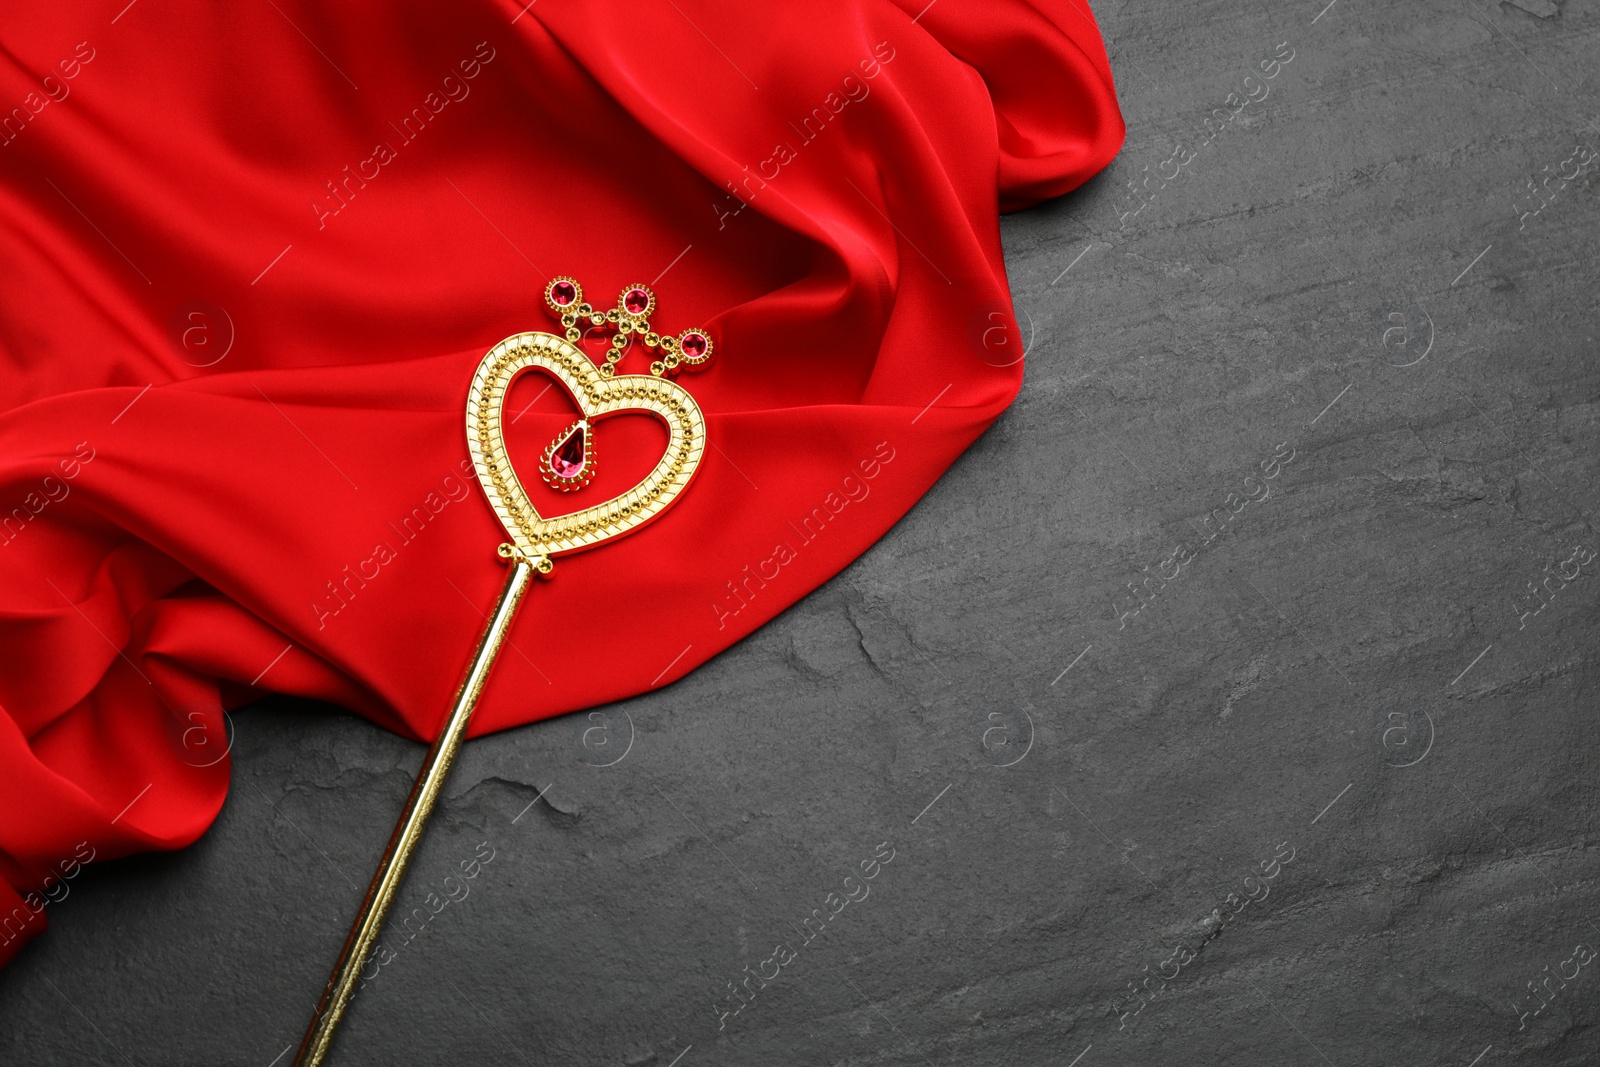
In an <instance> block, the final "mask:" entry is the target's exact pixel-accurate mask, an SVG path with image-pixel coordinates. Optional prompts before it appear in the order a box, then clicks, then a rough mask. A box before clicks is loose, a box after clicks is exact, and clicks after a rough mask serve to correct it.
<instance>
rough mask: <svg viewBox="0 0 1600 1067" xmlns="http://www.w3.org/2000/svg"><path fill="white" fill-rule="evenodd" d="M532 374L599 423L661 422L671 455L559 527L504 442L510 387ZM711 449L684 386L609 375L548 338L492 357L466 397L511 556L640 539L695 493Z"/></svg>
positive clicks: (522, 340)
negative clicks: (619, 418) (631, 417)
mask: <svg viewBox="0 0 1600 1067" xmlns="http://www.w3.org/2000/svg"><path fill="white" fill-rule="evenodd" d="M533 367H538V368H540V369H542V370H545V371H548V372H549V373H550V374H552V375H554V376H555V377H556V378H557V379H558V380H559V381H560V382H561V384H562V385H564V386H566V389H567V392H568V393H570V394H571V395H572V397H573V398H574V399H575V400H576V401H577V403H578V408H579V410H580V411H581V412H582V413H583V417H584V418H586V419H588V420H589V421H590V423H591V424H592V423H593V422H594V421H595V420H596V419H600V418H603V417H605V416H607V415H615V414H619V413H622V412H637V411H645V412H650V413H651V414H654V415H655V416H657V417H658V418H660V419H661V421H662V422H664V423H665V424H666V427H667V435H668V439H667V450H666V452H665V453H664V454H663V455H662V457H661V461H660V462H659V463H657V464H656V465H655V469H654V470H652V471H651V472H650V473H649V474H648V475H646V476H645V478H644V480H643V481H641V482H640V483H639V484H638V485H636V486H634V487H633V488H632V489H630V490H628V491H627V492H625V493H622V494H620V495H618V496H615V497H612V498H611V499H610V500H607V501H605V502H604V503H601V504H597V505H595V506H594V507H590V508H585V509H584V510H582V511H575V512H573V513H572V514H570V515H563V516H561V517H559V518H554V519H547V518H545V517H543V516H542V515H540V514H539V512H538V509H536V508H535V507H534V506H533V501H532V500H530V499H529V498H528V493H527V490H526V489H524V488H523V485H522V482H521V480H519V479H518V477H517V472H516V469H515V467H513V465H512V463H511V459H510V457H509V456H508V455H507V453H506V443H505V439H504V437H503V436H502V434H501V427H502V421H501V416H502V411H503V409H504V407H505V400H506V396H507V394H508V393H509V392H510V390H511V383H512V382H513V381H514V380H515V379H516V377H517V376H518V375H519V374H521V373H522V372H524V371H526V370H528V369H529V368H533ZM705 441H706V425H705V419H704V417H703V416H702V415H701V414H700V407H699V405H698V404H696V403H695V401H694V397H692V396H690V395H689V393H688V391H687V390H685V389H684V388H683V387H682V386H679V385H677V384H676V383H674V382H672V381H670V380H668V379H666V378H661V377H654V376H649V375H643V374H619V375H615V376H614V377H613V376H609V375H606V374H605V373H604V369H603V368H598V367H596V366H595V364H594V361H593V360H591V359H590V358H589V357H588V356H587V355H585V354H584V353H583V352H582V351H580V350H579V349H577V348H576V347H574V346H573V345H572V344H571V343H570V342H568V341H566V340H563V339H562V338H560V337H556V336H554V335H552V334H548V333H519V334H516V335H514V336H512V337H508V338H506V339H505V340H504V341H501V342H500V343H499V344H497V345H495V346H494V347H493V348H491V349H490V350H489V351H488V353H487V354H485V355H484V357H483V361H482V362H481V363H479V364H478V373H477V374H476V375H475V376H474V377H473V379H472V392H471V393H470V394H469V395H468V397H467V448H468V450H469V451H470V452H471V454H472V463H473V466H474V467H476V468H477V470H478V480H479V481H480V482H482V483H483V491H484V493H485V495H487V496H488V498H489V504H490V506H492V507H493V508H494V511H495V514H496V515H498V516H499V517H500V523H501V525H503V526H504V527H505V529H506V533H507V534H509V535H510V537H511V540H512V542H513V544H512V545H511V546H509V547H508V546H502V550H501V555H503V556H508V553H510V554H512V555H516V556H521V557H526V558H530V559H539V558H543V557H549V556H552V555H554V554H555V553H558V552H575V551H578V550H580V549H584V548H592V547H594V546H595V545H597V544H599V543H600V542H602V541H604V540H606V539H607V538H611V537H619V536H621V535H622V534H625V533H630V532H632V531H633V530H635V529H637V528H638V527H640V526H642V525H643V524H645V523H647V522H649V521H650V520H651V519H653V518H655V517H656V516H657V515H659V514H661V512H663V511H665V510H666V508H667V505H669V504H671V503H672V501H673V498H675V497H676V496H677V495H678V494H679V493H681V492H682V491H683V490H684V489H685V488H686V487H687V486H688V484H689V479H691V478H692V477H694V473H695V471H696V470H697V469H698V468H699V466H700V457H701V456H702V455H703V454H704V452H705ZM508 558H510V557H509V556H508ZM540 569H541V571H544V572H545V573H548V572H547V571H545V569H544V568H542V567H541V568H540Z"/></svg>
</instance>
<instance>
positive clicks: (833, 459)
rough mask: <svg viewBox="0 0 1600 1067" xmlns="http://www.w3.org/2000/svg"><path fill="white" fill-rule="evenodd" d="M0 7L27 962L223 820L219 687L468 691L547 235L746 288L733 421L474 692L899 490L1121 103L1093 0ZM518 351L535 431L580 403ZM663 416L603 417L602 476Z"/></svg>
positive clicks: (713, 406) (560, 687)
mask: <svg viewBox="0 0 1600 1067" xmlns="http://www.w3.org/2000/svg"><path fill="white" fill-rule="evenodd" d="M5 21H6V26H5V28H4V30H3V31H0V38H3V40H0V47H3V50H4V55H3V57H0V227H3V232H4V240H3V242H0V277H3V278H4V279H5V285H4V287H3V289H0V361H3V371H4V373H3V374H0V962H4V961H5V960H7V959H9V958H10V957H11V956H12V955H13V954H14V953H15V952H16V951H17V949H18V948H20V947H21V945H22V944H24V943H25V942H26V941H27V940H28V939H29V938H31V937H32V936H33V935H34V934H36V933H37V932H38V931H39V930H40V929H42V928H43V925H44V920H45V915H46V913H47V911H48V902H49V901H50V900H51V899H54V897H55V896H57V895H59V886H60V885H61V884H62V883H63V882H64V881H65V880H67V879H70V878H71V877H72V876H73V875H74V874H75V873H76V871H77V870H78V869H79V867H80V866H81V863H82V862H83V861H84V859H85V857H90V856H92V857H95V858H99V859H105V858H111V857H115V856H121V855H125V854H128V853H130V852H136V851H140V850H146V849H172V848H178V847H181V846H183V845H185V844H187V843H189V842H191V841H193V840H194V839H195V838H196V837H198V836H199V835H200V834H201V833H202V832H204V830H205V829H206V827H207V826H208V825H209V824H210V823H211V821H212V819H213V818H214V817H215V815H216V813H217V811H218V810H219V808H220V806H221V804H222V801H223V797H224V794H225V791H226V789H227V785H228V778H229V764H230V761H229V758H228V756H227V745H228V741H227V737H228V726H227V723H226V722H225V721H224V712H225V711H226V710H228V709H232V708H235V707H238V706H240V705H243V704H246V703H248V702H250V701H251V700H254V699H257V698H258V697H259V696H261V695H262V694H263V693H266V692H278V693H292V694H296V695H299V696H303V697H311V698H316V699H318V700H322V701H329V702H332V703H334V704H337V705H341V706H343V707H347V708H350V709H352V710H354V711H355V712H357V713H359V714H361V715H364V716H366V717H367V718H369V719H371V720H372V721H374V722H376V723H379V724H381V725H382V726H384V727H386V728H388V729H390V730H394V731H397V732H399V733H401V734H404V735H406V736H408V737H413V738H418V739H425V738H429V737H431V736H432V734H433V732H434V730H435V728H436V726H437V725H438V723H439V721H440V720H441V718H442V716H443V714H444V712H445V709H446V707H447V705H448V704H449V701H450V698H451V696H452V693H453V689H454V686H455V685H456V682H457V681H458V677H459V674H460V671H461V670H462V667H463V665H464V663H465V660H466V658H467V655H468V653H469V651H470V648H471V646H472V643H473V641H474V639H475V638H476V635H477V633H478V631H479V630H480V629H481V627H482V625H483V621H484V613H485V612H486V611H487V610H488V608H489V606H490V605H491V604H492V602H493V599H494V597H495V596H496V594H497V592H498V589H499V586H500V584H501V583H502V582H503V580H504V567H503V564H502V563H501V562H500V561H499V560H498V559H497V558H496V556H495V548H496V546H497V545H498V544H499V543H500V542H501V541H502V540H503V539H504V536H503V533H502V531H501V530H500V529H499V528H498V527H497V525H496V522H495V518H494V516H493V514H492V512H491V511H490V510H489V508H488V507H487V506H486V504H485V502H484V500H483V498H482V496H481V493H480V491H479V488H478V486H477V484H476V481H475V479H474V478H473V476H472V473H471V467H470V465H469V464H467V463H466V458H467V450H466V436H465V422H464V419H465V416H464V403H465V397H466V390H467V386H468V384H469V382H470V379H471V376H472V373H473V371H474V368H475V366H476V364H477V361H478V360H479V359H480V358H481V357H482V355H483V353H484V352H485V351H486V350H487V349H488V348H489V347H490V346H492V345H493V344H495V343H496V342H497V341H499V340H501V339H502V338H504V337H506V336H508V335H510V334H513V333H518V332H522V331H525V330H551V329H553V328H554V326H555V323H554V322H553V321H552V319H551V318H550V316H549V315H548V313H547V312H546V311H545V309H544V307H543V304H542V301H541V294H542V291H543V288H544V286H545V284H546V281H547V279H548V278H550V277H551V276H553V275H556V274H571V275H573V276H575V277H577V278H578V279H579V280H580V281H581V282H583V284H584V285H585V286H586V287H587V292H588V294H590V295H592V296H593V297H594V299H595V302H596V303H600V304H604V305H609V304H610V303H611V301H613V300H614V299H615V295H614V294H616V293H618V292H620V291H621V290H622V288H623V287H624V286H626V285H628V284H630V283H634V282H644V283H649V284H653V286H654V288H655V291H656V292H657V294H658V296H659V300H660V307H659V310H658V311H657V312H656V313H655V315H654V316H653V319H654V321H655V323H656V324H657V325H658V326H659V327H660V328H662V329H664V330H668V331H671V332H673V333H676V332H678V331H680V330H683V329H686V328H689V327H695V326H699V327H705V328H707V329H709V331H710V332H711V334H712V335H713V336H714V338H715V340H716V349H717V352H716V358H715V360H714V361H713V364H712V365H711V367H710V368H709V369H708V370H706V371H704V372H703V373H698V374H692V375H684V376H682V377H681V378H680V379H679V380H680V381H681V382H682V383H683V384H685V385H686V386H687V387H688V388H689V389H690V390H691V391H692V392H693V393H694V394H695V396H696V397H697V399H698V400H699V402H700V403H701V405H702V407H703V408H704V410H705V412H706V415H707V424H708V434H709V440H710V443H711V446H712V447H711V448H710V449H708V451H707V454H706V458H705V460H704V462H703V464H702V467H701V469H700V472H699V474H698V475H697V478H696V481H695V484H694V485H692V486H691V487H690V488H689V490H688V491H687V492H685V493H684V495H683V496H682V497H681V498H680V500H679V502H678V503H677V504H676V505H675V506H674V507H673V508H672V510H670V511H669V512H668V513H667V514H666V515H665V516H663V517H662V518H661V519H660V520H659V521H657V522H655V523H654V524H652V525H651V526H649V527H648V528H646V529H644V530H642V531H640V532H638V533H636V534H634V535H632V536H630V537H627V538H625V539H621V540H618V541H615V542H612V543H609V544H607V545H605V546H603V547H600V548H598V549H596V550H594V551H592V552H586V553H582V554H579V555H574V556H569V557H564V558H562V559H561V560H559V561H558V564H557V567H556V572H555V574H554V575H553V576H552V578H551V580H550V581H548V582H545V583H540V585H539V586H538V587H537V588H535V589H534V590H533V595H531V596H530V597H529V600H528V603H527V604H526V606H525V607H524V609H523V612H522V617H521V618H520V620H519V621H518V623H517V625H516V628H515V630H514V633H513V637H512V641H513V644H514V650H510V651H508V652H507V654H505V655H503V656H502V657H501V660H500V663H499V667H498V669H497V673H496V675H495V677H494V679H493V680H492V682H491V685H490V688H489V691H488V693H487V695H486V697H485V701H484V703H483V705H482V706H481V707H480V710H479V712H478V714H477V717H476V719H475V721H474V723H473V730H472V732H473V733H474V734H483V733H487V732H490V731H494V730H503V729H506V728H507V727H511V726H516V725H519V724H523V723H528V722H532V721H535V720H538V719H542V718H545V717H548V716H552V715H557V714H560V713H562V712H566V711H570V710H572V709H575V708H581V707H584V706H588V705H593V704H597V703H600V702H604V701H610V700H616V699H619V698H623V697H627V696H630V695H632V694H637V693H640V692H643V691H645V690H648V689H651V688H653V687H656V686H661V685H665V684H667V683H669V682H671V681H673V680H674V679H676V678H678V677H680V676H682V675H683V674H685V673H686V672H688V671H690V670H692V669H693V668H694V667H695V666H696V665H698V664H700V663H702V662H704V661H705V660H706V659H708V658H709V657H711V656H713V655H715V654H716V653H717V652H719V651H720V650H722V649H724V648H726V647H727V646H729V645H730V644H732V643H733V642H735V641H737V640H739V639H740V638H742V637H743V636H745V635H746V634H748V633H750V632H751V631H752V630H753V629H755V628H756V627H758V626H760V625H761V624H762V623H763V622H765V621H766V620H768V619H770V618H772V617H773V616H774V615H775V614H777V613H778V612H779V611H781V610H782V609H784V608H785V607H787V606H788V605H789V604H791V603H793V602H794V601H795V600H797V599H798V598H800V597H801V596H803V595H804V594H805V593H807V592H808V591H810V590H811V589H813V588H815V587H816V586H817V585H818V584H820V583H821V582H823V581H825V580H826V579H827V578H828V577H830V576H831V575H833V574H835V573H836V572H837V571H838V570H840V569H841V568H842V567H843V566H845V565H846V564H847V563H848V562H849V561H851V560H852V559H854V558H855V557H856V556H857V555H859V554H860V553H861V552H862V551H864V550H865V549H866V548H867V546H869V545H870V544H872V542H873V541H874V540H875V539H877V538H878V537H879V536H880V535H882V534H883V532H884V531H885V530H886V529H888V527H889V526H890V525H891V524H893V523H894V522H895V521H896V520H897V519H898V518H899V517H900V516H901V515H902V514H904V513H905V512H906V510H907V509H908V508H910V507H911V505H912V504H913V503H914V502H915V501H916V500H917V499H918V498H919V497H920V496H921V495H922V494H923V493H924V492H925V491H926V490H927V489H928V487H929V486H930V485H931V484H932V483H933V482H934V481H935V480H936V479H937V478H938V477H939V476H940V474H941V473H942V472H943V471H944V470H945V468H946V467H947V466H948V465H949V464H950V463H951V461H952V460H953V459H954V458H955V457H956V456H957V455H958V454H959V453H960V452H961V451H962V450H963V449H964V448H966V447H967V445H969V444H970V443H971V442H972V441H973V439H974V438H975V437H976V436H977V435H978V434H979V433H981V432H982V431H983V430H984V429H985V427H987V426H988V425H989V423H990V422H991V421H992V420H993V419H994V418H995V417H996V415H998V414H999V412H1000V411H1001V410H1002V409H1003V408H1004V407H1005V406H1006V404H1008V403H1009V402H1010V400H1011V399H1012V397H1013V396H1014V395H1015V394H1016V391H1017V389H1018V387H1019V384H1020V381H1021V376H1022V367H1021V363H1020V362H1019V361H1018V357H1019V356H1020V352H1021V344H1020V338H1019V336H1018V331H1017V329H1016V324H1015V321H1014V320H1013V318H1012V314H1011V307H1010V299H1009V292H1008V288H1007V284H1006V275H1005V271H1004V266H1003V263H1002V260H1001V251H1000V241H999V228H998V220H997V206H998V207H999V208H1002V209H1015V208H1019V207H1022V206H1025V205H1028V204H1031V203H1034V202H1037V201H1038V200H1040V199H1042V198H1046V197H1053V196H1057V195H1060V194H1062V193H1064V192H1066V191H1068V190H1070V189H1072V188H1073V187H1075V186H1077V185H1078V184H1080V183H1082V182H1083V181H1085V180H1086V179H1087V178H1089V177H1090V176H1091V175H1093V174H1094V173H1095V172H1096V171H1098V170H1099V169H1101V168H1102V167H1104V166H1105V165H1106V164H1107V162H1108V161H1109V160H1110V159H1111V157H1112V156H1113V155H1114V153H1115V152H1116V150H1117V149H1118V147H1119V146H1120V144H1121V141H1122V134H1123V127H1122V120H1121V117H1120V114H1119V112H1118V109H1117V105H1116V101H1115V96H1114V93H1113V88H1112V80H1111V73H1110V69H1109V66H1108V64H1107V61H1106V56H1105V52H1104V49H1103V46H1102V44H1101V41H1100V37H1099V33H1098V30H1097V29H1096V27H1095V25H1094V23H1093V21H1092V19H1091V18H1090V16H1089V15H1088V14H1087V12H1086V10H1085V9H1084V8H1083V7H1082V6H1081V4H1080V3H1078V2H1077V0H1059V2H1054V0H1036V2H1031V3H1030V2H1024V0H984V2H983V3H978V2H975V0H943V2H939V0H935V2H934V3H926V0H909V2H907V3H903V4H897V3H891V2H888V0H847V2H841V3H834V4H829V5H826V7H825V8H823V7H819V6H818V5H814V4H805V3H799V2H782V3H764V4H741V3H731V2H727V0H672V2H654V0H652V2H647V3H640V2H638V0H627V2H621V0H584V2H579V0H567V2H563V3H551V4H529V5H527V6H526V7H524V6H523V4H522V3H520V2H512V0H503V2H498V3H496V2H490V0H472V2H470V3H455V4H427V3H420V2H414V3H409V4H394V3H384V4H380V3H376V2H371V0H363V2H354V0H352V2H346V3H340V4H332V5H328V4H313V3H309V2H305V0H301V2H290V0H279V2H278V3H275V4H259V5H258V4H248V5H244V6H242V7H237V8H236V7H233V6H228V7H227V8H223V7H218V6H216V5H211V4H206V3H202V2H200V0H190V2H187V3H180V2H163V3H159V4H156V3H135V4H126V0H108V2H107V3H104V4H99V5H94V4H90V5H31V6H28V7H26V8H24V9H19V10H15V11H11V12H9V13H8V14H7V16H6V20H5ZM622 369H623V370H624V371H631V372H635V373H642V372H644V371H645V369H646V368H645V366H644V361H643V360H642V359H641V357H639V356H637V355H629V356H628V357H626V359H625V360H624V366H623V368H622ZM529 377H530V378H533V379H535V380H532V381H528V380H524V381H522V382H520V383H519V385H518V387H517V389H516V391H515V393H514V395H513V397H512V402H511V404H510V405H509V406H508V408H507V411H508V416H507V418H508V421H510V422H512V425H511V426H510V429H509V432H508V438H509V441H510V446H511V449H512V452H513V455H515V456H520V457H524V458H523V460H522V462H523V463H524V464H525V465H527V466H528V467H529V469H531V466H532V464H533V463H534V462H536V461H537V457H538V455H539V452H540V451H541V450H542V449H543V447H544V446H545V445H546V444H548V443H549V442H550V441H551V440H552V438H553V437H554V435H556V434H557V433H558V432H560V430H561V428H562V427H563V426H564V425H566V424H568V423H569V422H570V421H571V419H572V418H573V411H574V408H573V404H572V401H571V400H570V398H568V397H566V396H564V395H562V391H561V389H559V388H545V386H547V385H548V384H549V380H548V379H546V380H543V381H541V380H538V379H537V375H530V376H529ZM664 442H665V434H664V433H663V432H662V430H661V429H660V428H659V427H658V426H657V425H656V424H654V423H653V422H651V421H649V420H648V418H646V417H644V416H639V417H628V416H624V417H621V418H618V419H614V420H608V421H606V422H603V423H602V424H600V425H599V426H597V428H596V430H595V438H594V444H595V453H596V457H597V460H598V461H599V462H598V463H597V469H598V471H599V477H598V478H597V480H596V483H595V484H594V485H593V486H591V487H590V488H589V489H586V490H584V492H585V493H590V494H594V495H595V496H596V497H598V496H601V495H604V496H610V495H612V493H614V492H618V491H621V490H622V489H624V488H626V487H627V486H628V485H630V484H631V483H632V482H634V481H636V480H637V479H639V478H640V477H642V476H643V474H644V473H645V472H646V471H647V470H648V469H649V468H650V467H651V466H652V465H653V464H654V463H655V461H656V459H657V458H658V457H659V455H660V450H661V448H662V447H664ZM523 480H524V481H525V482H529V483H532V485H533V486H534V487H535V488H537V489H542V486H540V485H539V484H538V479H536V478H534V477H532V476H531V475H529V474H526V473H525V474H524V479H523ZM536 501H537V502H538V503H540V504H541V505H542V506H544V507H545V508H546V509H547V510H549V511H560V510H570V509H571V507H572V505H571V503H570V500H568V501H567V502H566V504H565V507H563V506H561V503H562V502H561V501H558V500H557V499H556V498H555V495H554V493H553V492H551V493H548V494H546V495H544V496H541V497H536ZM712 713H714V712H712Z"/></svg>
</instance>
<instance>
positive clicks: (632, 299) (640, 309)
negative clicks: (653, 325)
mask: <svg viewBox="0 0 1600 1067" xmlns="http://www.w3.org/2000/svg"><path fill="white" fill-rule="evenodd" d="M622 306H623V307H625V308H627V309H628V314H630V315H643V314H644V313H645V312H646V311H649V310H650V294H649V293H647V292H645V291H644V290H643V289H629V290H628V291H627V292H626V293H624V294H623V296H622Z"/></svg>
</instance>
